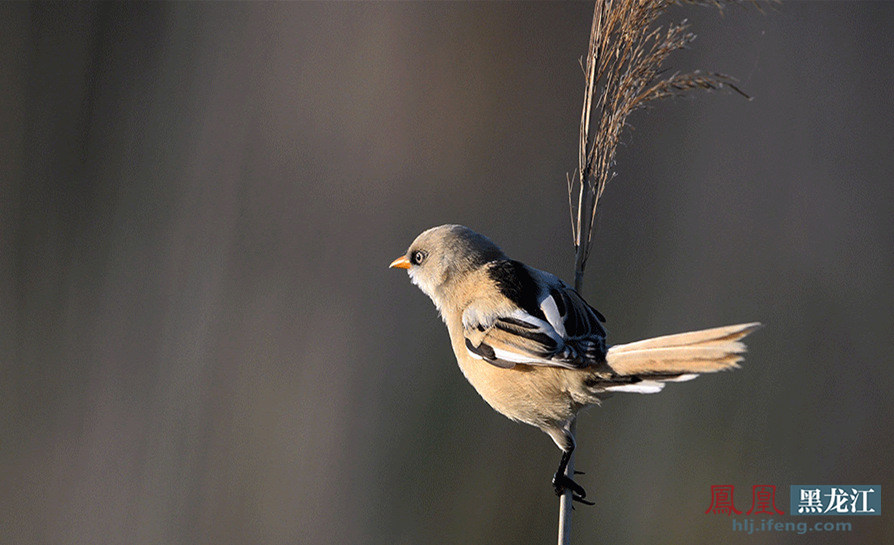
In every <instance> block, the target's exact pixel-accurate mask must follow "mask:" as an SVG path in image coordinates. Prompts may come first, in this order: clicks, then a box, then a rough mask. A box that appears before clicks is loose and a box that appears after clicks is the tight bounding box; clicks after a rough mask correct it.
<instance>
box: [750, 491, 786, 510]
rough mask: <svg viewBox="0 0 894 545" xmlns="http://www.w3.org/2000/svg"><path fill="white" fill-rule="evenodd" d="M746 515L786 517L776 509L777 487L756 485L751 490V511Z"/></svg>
mask: <svg viewBox="0 0 894 545" xmlns="http://www.w3.org/2000/svg"><path fill="white" fill-rule="evenodd" d="M745 514H746V515H751V514H754V515H784V514H785V513H783V512H782V511H780V510H779V509H776V486H775V485H772V484H756V485H754V486H753V487H752V490H751V509H749V510H748V512H747V513H745Z"/></svg>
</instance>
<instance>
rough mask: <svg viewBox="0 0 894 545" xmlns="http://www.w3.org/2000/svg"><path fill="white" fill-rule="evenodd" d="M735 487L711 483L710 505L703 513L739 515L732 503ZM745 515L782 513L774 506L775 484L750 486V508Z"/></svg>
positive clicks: (782, 513) (739, 512)
mask: <svg viewBox="0 0 894 545" xmlns="http://www.w3.org/2000/svg"><path fill="white" fill-rule="evenodd" d="M734 491H735V487H734V486H733V485H731V484H715V485H711V505H710V507H708V510H707V511H705V514H706V515H707V514H708V513H714V514H717V513H722V514H724V515H728V516H732V514H733V513H735V514H737V515H741V514H742V512H741V511H739V510H738V509H736V506H735V504H734V503H733V492H734ZM745 514H746V515H784V514H785V513H784V512H782V511H780V510H779V509H777V508H776V486H775V485H772V484H756V485H754V486H753V487H751V509H749V510H748V512H747V513H745Z"/></svg>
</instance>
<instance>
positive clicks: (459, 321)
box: [390, 225, 760, 504]
mask: <svg viewBox="0 0 894 545" xmlns="http://www.w3.org/2000/svg"><path fill="white" fill-rule="evenodd" d="M390 267H391V268H399V269H406V270H407V272H408V274H409V276H410V280H411V281H412V282H413V283H414V284H416V285H417V286H418V287H419V289H421V290H422V291H423V292H424V293H425V294H426V295H428V296H429V297H430V298H431V300H432V302H434V304H435V307H436V308H437V309H438V312H439V313H440V315H441V318H442V319H443V320H444V323H445V324H447V331H448V332H449V333H450V341H451V344H452V346H453V352H454V354H455V355H456V361H457V363H458V364H459V368H460V369H461V370H462V372H463V374H464V375H465V377H466V379H468V381H469V382H470V383H471V384H472V386H473V387H474V388H475V389H476V390H477V391H478V393H479V394H480V395H481V397H483V398H484V400H485V401H486V402H487V403H488V404H489V405H490V406H491V407H493V408H494V409H495V410H496V411H497V412H499V413H501V414H503V415H505V416H507V417H509V418H510V419H511V420H515V421H519V422H524V423H526V424H530V425H532V426H536V427H538V428H540V429H541V430H543V431H544V432H546V433H547V434H548V435H549V436H550V437H551V438H552V440H553V441H555V443H556V445H557V446H558V447H559V448H560V449H561V450H562V458H561V461H560V462H559V468H558V470H557V471H556V473H555V475H554V476H553V480H552V484H553V487H554V489H555V492H556V494H557V495H561V494H563V493H564V492H565V491H566V490H571V491H572V497H573V499H574V500H575V501H578V502H582V503H587V504H592V503H591V502H589V501H587V500H585V499H584V498H586V495H587V494H586V491H585V490H584V489H583V487H581V486H580V485H579V484H578V483H576V482H575V481H574V480H573V479H571V478H570V477H568V476H566V475H565V470H566V467H567V465H568V460H569V458H570V457H571V453H572V451H574V446H575V440H574V435H573V433H572V431H571V424H572V422H574V419H575V417H576V415H577V413H578V411H580V410H581V409H583V408H584V407H587V406H589V405H598V404H599V402H600V400H601V399H603V398H605V397H608V396H609V395H610V394H611V393H613V392H635V393H641V394H651V393H655V392H658V391H660V390H661V389H662V388H663V387H664V383H666V382H682V381H685V380H690V379H693V378H695V377H696V376H698V375H699V374H701V373H713V372H716V371H721V370H725V369H732V368H735V367H738V362H739V361H741V359H742V353H743V352H745V345H744V344H742V343H741V342H739V341H740V339H742V338H743V337H745V336H746V335H748V334H749V333H751V332H752V331H754V330H755V329H757V328H758V327H760V324H759V323H756V322H755V323H747V324H738V325H731V326H725V327H717V328H713V329H705V330H701V331H691V332H688V333H680V334H676V335H667V336H663V337H656V338H652V339H646V340H643V341H638V342H633V343H629V344H621V345H615V346H607V345H606V344H605V329H604V328H603V326H602V324H603V322H605V318H604V317H603V316H602V314H600V313H599V311H597V310H596V309H594V308H593V307H591V306H590V305H589V304H587V302H586V301H584V299H583V298H582V297H581V296H580V295H579V294H578V293H577V292H576V291H575V290H574V289H572V288H571V287H569V286H568V285H567V284H565V282H563V281H562V280H561V279H559V278H558V277H557V276H555V275H553V274H550V273H548V272H544V271H540V270H537V269H534V268H532V267H528V266H527V265H525V264H523V263H521V262H519V261H514V260H512V259H509V258H508V257H506V255H505V254H504V253H503V251H502V250H500V248H498V247H497V246H496V245H495V244H494V243H493V242H491V241H490V239H488V238H487V237H485V236H484V235H480V234H478V233H476V232H475V231H472V230H471V229H469V228H468V227H463V226H462V225H442V226H440V227H433V228H431V229H429V230H427V231H425V232H423V233H422V234H421V235H419V236H418V237H416V240H414V241H413V243H412V244H411V245H410V248H409V249H408V250H407V253H406V254H404V255H402V256H400V257H399V258H397V259H395V260H394V261H393V262H392V263H391V265H390Z"/></svg>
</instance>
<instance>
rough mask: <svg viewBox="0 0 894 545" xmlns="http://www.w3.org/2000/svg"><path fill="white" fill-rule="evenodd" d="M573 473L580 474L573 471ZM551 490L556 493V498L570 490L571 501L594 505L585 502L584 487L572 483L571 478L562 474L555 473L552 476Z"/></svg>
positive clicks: (585, 492) (585, 493)
mask: <svg viewBox="0 0 894 545" xmlns="http://www.w3.org/2000/svg"><path fill="white" fill-rule="evenodd" d="M575 473H580V472H579V471H575ZM553 488H554V489H555V491H556V496H561V495H562V494H564V493H565V492H566V491H567V490H570V491H571V499H572V500H574V501H576V502H578V503H583V504H585V505H596V504H595V503H593V502H591V501H587V500H585V499H584V498H586V497H587V491H586V490H584V487H582V486H581V485H579V484H577V483H576V482H574V481H573V480H572V479H571V477H568V476H567V475H565V474H564V473H556V474H555V475H554V476H553Z"/></svg>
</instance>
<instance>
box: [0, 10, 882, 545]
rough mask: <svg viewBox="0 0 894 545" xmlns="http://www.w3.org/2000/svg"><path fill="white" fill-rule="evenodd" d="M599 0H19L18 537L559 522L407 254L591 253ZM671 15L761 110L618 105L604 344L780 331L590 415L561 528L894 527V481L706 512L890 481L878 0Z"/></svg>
mask: <svg viewBox="0 0 894 545" xmlns="http://www.w3.org/2000/svg"><path fill="white" fill-rule="evenodd" d="M591 10H592V7H591V5H590V4H589V3H567V4H566V3H549V4H529V3H512V4H504V3H493V4H490V3H487V4H443V3H434V4H430V3H424V4H423V3H419V4H405V3H400V4H354V3H347V4H342V3H338V4H324V3H294V4H293V3H286V4H280V3H276V4H272V3H271V4H267V3H263V4H254V3H253V4H239V3H235V4H210V3H195V4H193V3H190V4H173V3H152V4H142V3H139V4H137V3H127V4H118V3H109V4H63V5H59V4H44V3H34V4H23V3H18V4H16V3H4V4H3V5H2V6H0V72H2V81H3V90H2V92H0V139H2V140H0V164H2V168H0V372H2V374H0V542H3V543H10V544H12V543H16V544H18V543H35V544H44V543H47V544H55V543H58V544H74V543H91V544H104V543H109V544H113V543H115V544H117V543H129V544H157V543H165V544H201V543H214V544H243V543H268V544H279V543H282V544H293V543H313V544H316V543H381V544H415V543H493V544H498V543H507V544H508V543H550V542H553V540H554V539H555V526H556V509H557V502H556V500H555V497H554V496H553V495H552V492H551V489H550V487H549V484H548V480H549V477H550V476H551V473H552V471H553V470H554V469H555V465H556V464H557V463H558V458H559V452H558V450H557V449H556V448H555V447H554V445H553V444H552V442H551V441H550V440H549V438H548V437H546V436H545V435H543V434H541V433H540V432H539V431H537V430H535V429H533V428H528V427H525V426H521V425H518V424H513V423H511V422H509V421H508V420H506V419H505V418H503V417H501V416H499V415H498V414H496V413H494V412H493V411H491V410H490V409H489V408H488V407H487V406H486V405H485V404H484V403H483V402H482V401H481V400H480V398H478V396H477V394H475V392H474V391H473V390H472V388H471V387H470V386H469V385H468V384H467V383H466V382H465V380H464V379H463V377H462V375H461V373H460V372H459V371H458V369H457V368H456V365H455V362H454V360H453V357H452V354H451V353H450V349H449V344H448V340H447V335H446V331H445V330H444V327H443V325H442V324H441V323H440V321H439V320H438V318H437V316H436V313H435V310H434V308H433V306H432V305H431V303H430V302H429V301H428V299H427V298H425V296H424V295H423V294H422V293H421V292H419V291H418V290H417V289H416V288H415V287H413V286H411V285H410V283H409V282H408V280H407V278H406V276H405V275H404V274H402V273H400V272H396V271H393V270H388V269H387V264H388V263H389V262H390V261H391V260H392V259H393V258H394V257H397V256H398V255H399V254H401V253H402V252H403V251H404V249H405V248H406V246H407V245H408V244H409V242H410V241H411V240H412V239H413V238H414V237H415V235H416V234H417V233H418V232H420V231H421V230H423V229H424V228H427V227H430V226H433V225H437V224H441V223H447V222H455V223H463V224H466V225H469V226H470V227H472V228H474V229H476V230H479V231H481V232H484V233H486V234H488V235H489V236H490V237H491V238H492V239H493V240H495V241H496V242H497V243H498V244H500V245H501V246H502V247H503V248H504V250H505V251H506V252H507V253H509V254H510V255H511V256H513V257H515V258H517V259H521V260H524V261H526V262H528V263H529V264H531V265H533V266H536V267H539V268H543V269H549V270H552V271H554V272H556V273H558V274H560V275H561V276H563V277H565V278H566V279H567V278H568V277H569V276H570V274H569V273H570V270H571V261H572V250H571V244H570V228H569V224H568V222H569V220H568V212H567V201H566V194H565V186H564V184H565V173H566V172H568V171H569V170H571V169H572V168H573V167H574V166H575V165H576V160H577V159H576V146H577V141H576V138H577V130H578V129H577V125H578V118H579V105H580V100H581V93H582V81H583V80H582V75H581V71H580V68H579V66H578V64H577V63H578V58H579V56H580V55H581V53H582V52H583V50H584V48H585V47H586V41H587V34H588V31H589V24H590V16H591ZM672 15H673V18H675V19H681V18H684V17H686V18H689V19H690V21H691V22H692V23H693V26H694V30H695V31H696V32H697V34H699V39H698V40H697V41H696V42H695V44H694V45H693V47H692V49H691V50H689V51H685V52H682V53H681V54H679V55H677V56H676V57H674V58H673V59H672V62H671V66H670V68H671V69H672V70H689V69H693V68H703V69H710V70H717V71H721V72H725V73H729V74H733V75H735V76H737V77H738V78H739V79H740V82H741V86H742V88H743V89H745V90H746V91H747V92H748V93H749V94H750V95H752V96H753V97H754V99H753V100H752V101H746V100H744V99H742V98H741V97H739V96H738V95H735V94H731V93H718V94H713V95H707V94H699V95H697V96H694V97H693V98H691V99H684V100H675V101H668V102H664V103H661V104H658V105H656V107H655V108H653V109H652V111H650V112H646V113H640V114H637V115H636V116H635V117H634V118H633V119H632V122H633V130H631V131H629V132H628V133H627V136H626V138H625V143H624V145H623V146H622V148H621V149H620V152H619V156H618V172H619V175H618V177H617V178H616V179H615V180H614V181H613V182H612V183H611V184H610V186H609V187H608V189H607V192H606V196H605V199H604V201H603V202H602V204H601V213H600V218H599V225H598V237H597V238H598V240H597V242H596V245H595V248H594V253H593V257H592V258H591V262H590V266H589V269H588V272H587V278H586V285H585V289H584V295H585V296H586V297H587V298H588V299H589V300H590V301H591V302H592V303H593V305H594V306H596V307H597V308H598V309H600V310H601V311H602V312H603V313H604V314H605V315H606V316H607V317H608V323H607V326H608V328H609V333H610V340H612V341H613V342H624V341H630V340H635V339H638V338H643V337H646V336H653V335H658V334H663V333H671V332H677V331H684V330H687V329H691V328H700V327H708V326H714V325H721V324H727V323H735V322H740V321H750V320H760V321H763V322H764V323H766V325H767V327H766V328H765V329H763V330H762V331H760V332H759V333H757V334H755V335H754V336H753V337H752V338H751V340H750V343H749V345H750V349H751V350H750V353H749V355H748V359H747V362H746V364H745V366H744V367H743V368H742V369H741V370H738V371H735V372H733V373H726V374H722V375H719V376H709V377H703V378H700V379H699V380H697V381H694V382H690V383H685V384H679V385H672V386H670V387H669V388H667V389H666V390H665V391H664V392H663V393H662V394H660V395H656V396H637V395H618V396H615V397H614V398H612V399H611V400H609V401H608V402H607V403H605V404H604V406H603V407H601V408H598V409H593V410H591V411H589V412H588V413H586V414H585V415H584V417H583V418H582V419H581V421H580V423H579V426H578V430H579V445H580V448H579V450H578V457H577V465H578V467H579V468H580V469H584V470H586V471H587V474H586V475H585V476H583V477H582V478H581V482H582V484H584V485H585V486H586V487H587V488H588V490H589V492H590V496H591V497H592V499H594V500H595V501H596V502H597V505H596V507H595V508H590V509H587V508H579V509H577V511H576V512H575V521H574V542H575V543H596V542H602V543H656V542H659V543H718V542H727V543H756V542H760V543H789V542H792V543H794V542H797V543H801V542H804V540H805V539H808V540H809V541H810V542H811V543H843V542H847V543H882V542H886V541H890V540H891V539H892V535H894V533H892V523H891V520H892V519H891V515H890V511H891V509H892V508H891V507H890V504H889V503H888V502H887V501H885V503H884V504H883V516H881V517H853V518H848V519H846V520H849V521H852V522H853V527H854V530H853V531H852V532H850V533H846V534H842V533H829V534H812V535H810V536H797V535H792V534H786V533H768V534H763V535H760V536H754V535H753V536H746V535H740V534H736V533H733V532H732V530H731V522H730V519H729V518H727V517H725V516H721V515H705V514H704V511H705V509H707V507H708V504H709V503H710V485H712V484H734V485H735V486H736V505H737V507H738V508H739V509H740V510H742V511H746V510H747V509H748V508H749V506H750V504H751V487H752V485H755V484H774V485H777V487H778V491H779V492H778V494H779V496H778V497H777V505H778V506H780V507H781V508H782V509H783V510H784V511H786V512H788V501H787V494H788V486H789V485H791V484H812V483H829V484H882V486H883V488H884V490H885V491H886V492H889V491H891V490H894V488H891V486H892V485H894V479H892V473H894V472H892V469H891V466H890V464H888V460H887V456H888V455H889V454H890V453H891V452H892V448H894V439H892V434H891V428H892V425H894V412H892V402H891V391H892V387H894V380H892V373H894V371H892V364H894V358H892V352H894V346H892V344H894V342H892V331H894V312H892V301H894V282H892V266H894V259H892V257H894V252H892V248H894V229H892V227H894V225H892V216H894V191H892V186H891V182H892V165H894V138H892V127H894V114H892V112H894V109H892V102H891V94H892V89H894V81H892V78H894V42H892V40H891V37H890V33H891V28H892V25H894V5H892V4H888V3H883V2H879V3H869V2H865V3H864V2H846V3H844V2H841V3H839V2H800V3H783V4H781V5H777V6H776V7H773V8H771V9H769V10H767V11H766V12H765V13H761V12H760V11H758V10H756V9H754V8H745V9H740V8H733V9H727V10H726V11H725V13H724V14H723V15H722V16H721V15H719V14H718V13H717V12H716V10H713V9H704V8H701V9H699V8H685V9H675V10H673V11H672ZM885 497H887V496H885ZM778 519H779V520H791V521H794V520H797V521H801V520H813V519H801V518H788V516H787V515H786V516H785V517H778ZM835 520H841V519H835Z"/></svg>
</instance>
